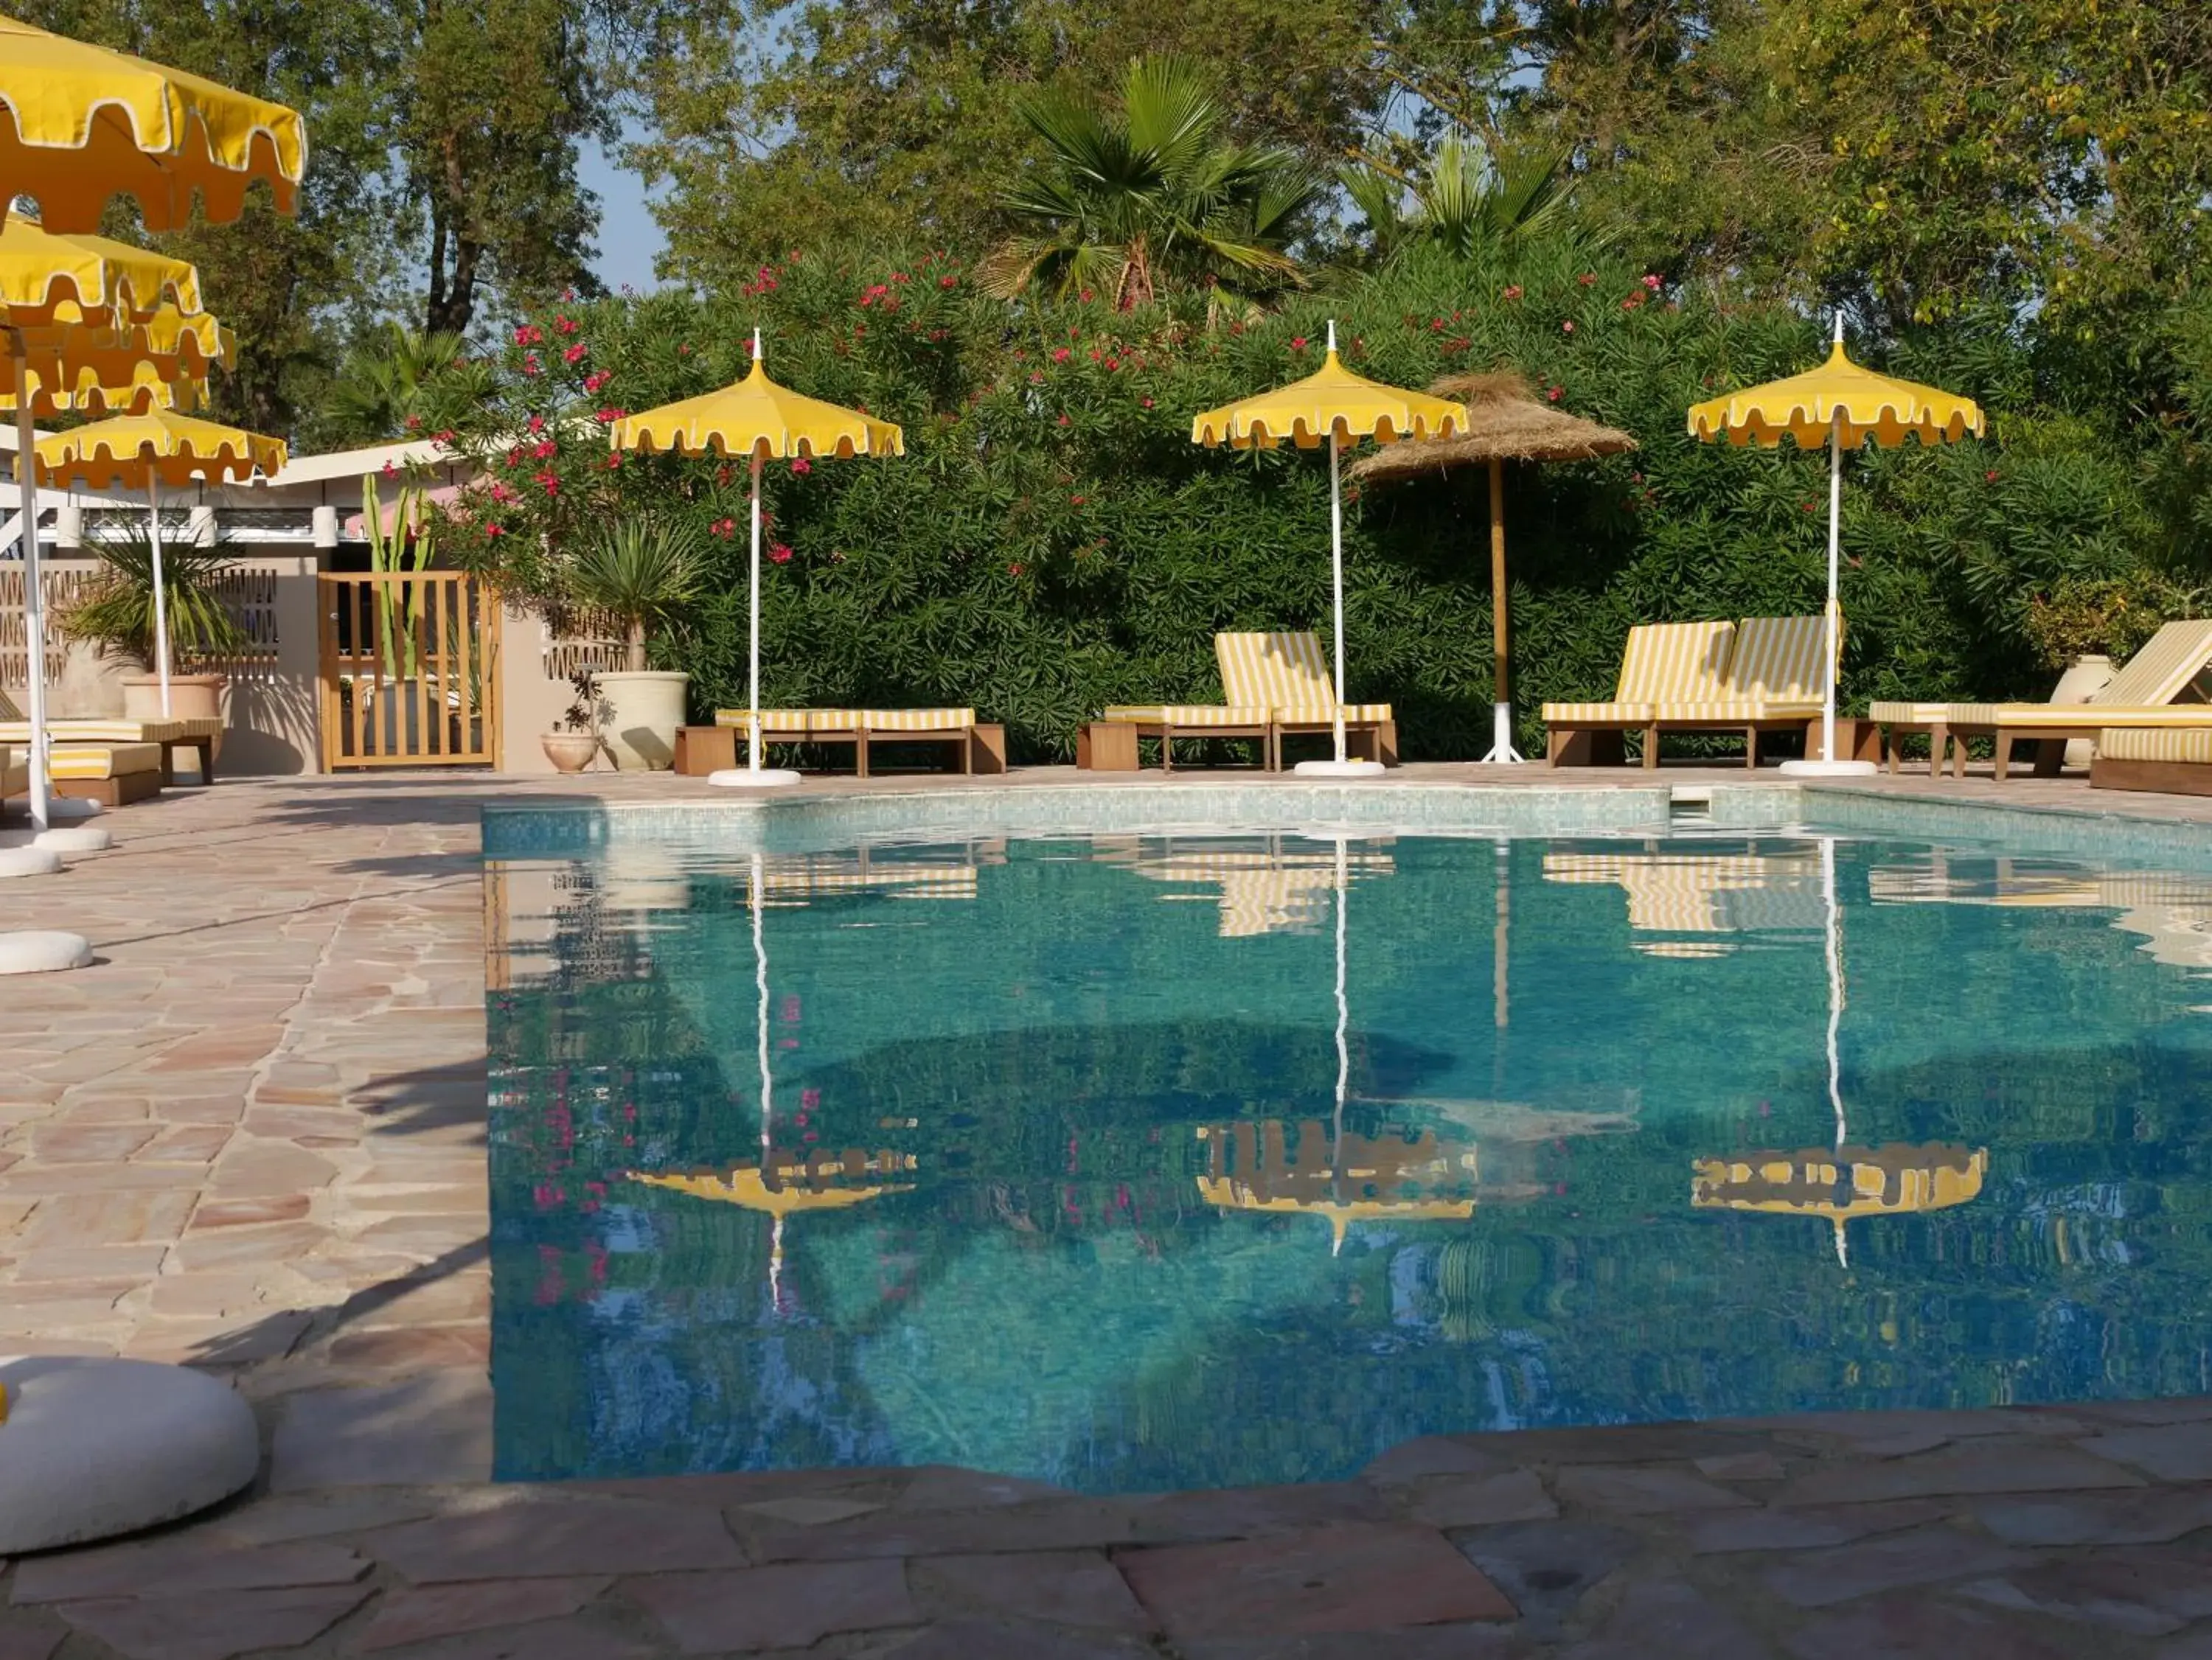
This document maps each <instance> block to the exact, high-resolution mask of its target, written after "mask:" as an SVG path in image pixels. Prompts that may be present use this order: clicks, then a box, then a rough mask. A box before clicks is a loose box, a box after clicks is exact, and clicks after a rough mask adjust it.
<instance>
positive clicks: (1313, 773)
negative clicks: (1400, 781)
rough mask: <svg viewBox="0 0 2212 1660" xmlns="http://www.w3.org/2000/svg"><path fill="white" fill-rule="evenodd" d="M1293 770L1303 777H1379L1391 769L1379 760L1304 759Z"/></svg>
mask: <svg viewBox="0 0 2212 1660" xmlns="http://www.w3.org/2000/svg"><path fill="white" fill-rule="evenodd" d="M1389 770H1390V769H1389V767H1387V766H1383V763H1382V762H1381V761H1379V760H1302V761H1300V762H1299V763H1298V764H1297V766H1293V767H1292V768H1291V771H1292V772H1295V773H1297V775H1298V776H1299V777H1300V778H1302V779H1379V778H1381V777H1382V776H1383V773H1385V772H1389Z"/></svg>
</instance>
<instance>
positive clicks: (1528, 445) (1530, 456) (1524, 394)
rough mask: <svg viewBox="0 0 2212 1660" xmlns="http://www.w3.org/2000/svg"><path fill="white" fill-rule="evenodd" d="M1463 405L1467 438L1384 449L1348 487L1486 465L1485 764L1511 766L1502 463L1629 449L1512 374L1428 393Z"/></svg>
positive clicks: (1439, 386) (1478, 377)
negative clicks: (1488, 693)
mask: <svg viewBox="0 0 2212 1660" xmlns="http://www.w3.org/2000/svg"><path fill="white" fill-rule="evenodd" d="M1429 390H1430V391H1431V392H1434V393H1436V394H1437V396H1438V397H1455V398H1458V399H1460V400H1461V401H1462V403H1465V404H1466V405H1467V431H1466V432H1465V433H1463V434H1462V435H1460V436H1459V437H1456V438H1443V439H1416V440H1413V441H1410V442H1407V443H1404V444H1392V445H1386V446H1385V447H1383V449H1381V450H1378V451H1376V452H1375V453H1374V454H1373V455H1371V456H1369V457H1367V458H1366V459H1365V460H1364V461H1362V462H1359V463H1358V464H1357V465H1355V466H1354V467H1353V468H1352V472H1351V476H1352V477H1353V478H1355V479H1361V480H1372V481H1376V482H1388V481H1390V480H1394V479H1403V478H1413V477H1416V476H1419V475H1422V474H1426V473H1443V472H1448V471H1449V470H1451V469H1452V468H1455V467H1465V466H1468V465H1470V464H1472V463H1476V462H1487V463H1489V464H1490V595H1491V597H1490V609H1491V634H1492V641H1493V643H1494V645H1495V646H1496V649H1497V654H1498V667H1497V673H1496V676H1495V685H1496V692H1495V696H1496V700H1497V702H1496V723H1497V730H1496V735H1495V737H1494V739H1493V741H1492V744H1491V748H1490V753H1489V754H1486V755H1485V756H1484V757H1483V760H1486V761H1517V760H1521V759H1522V757H1521V754H1520V752H1519V751H1518V750H1516V749H1515V748H1514V747H1513V690H1512V687H1513V682H1512V679H1511V676H1510V674H1509V673H1508V672H1507V663H1508V657H1507V649H1506V647H1507V632H1506V626H1505V463H1507V462H1509V461H1589V460H1592V459H1594V458H1595V457H1598V456H1610V455H1620V454H1621V453H1622V452H1624V451H1629V450H1632V449H1634V448H1635V447H1636V440H1635V439H1632V438H1631V437H1630V436H1629V435H1628V434H1627V433H1622V432H1616V431H1614V430H1613V428H1612V427H1601V426H1599V425H1598V424H1597V423H1596V422H1595V421H1584V420H1582V419H1581V418H1579V417H1578V416H1576V415H1569V414H1567V413H1566V411H1565V410H1564V409H1553V407H1552V406H1551V405H1550V404H1548V403H1541V402H1539V401H1538V400H1537V398H1536V397H1535V395H1534V393H1533V392H1531V391H1529V388H1528V382H1527V381H1526V380H1525V379H1522V377H1521V376H1520V375H1519V374H1518V373H1515V372H1514V371H1512V370H1510V369H1508V370H1500V371H1498V372H1497V373H1492V374H1466V375H1446V376H1445V377H1444V378H1443V379H1441V380H1438V381H1437V382H1435V383H1434V384H1433V385H1431V386H1430V388H1429Z"/></svg>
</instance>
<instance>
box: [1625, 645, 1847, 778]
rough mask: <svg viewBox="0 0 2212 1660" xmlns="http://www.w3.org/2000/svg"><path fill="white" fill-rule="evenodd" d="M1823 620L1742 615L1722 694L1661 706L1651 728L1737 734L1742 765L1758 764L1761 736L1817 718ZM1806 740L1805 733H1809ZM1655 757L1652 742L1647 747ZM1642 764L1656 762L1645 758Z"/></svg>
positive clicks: (1821, 692) (1797, 727) (1821, 688)
mask: <svg viewBox="0 0 2212 1660" xmlns="http://www.w3.org/2000/svg"><path fill="white" fill-rule="evenodd" d="M1827 632H1828V631H1827V624H1826V620H1825V619H1824V618H1821V617H1817V616H1810V617H1746V618H1745V619H1744V620H1743V621H1741V622H1739V623H1738V624H1736V626H1735V648H1734V649H1733V650H1732V651H1729V658H1728V668H1727V670H1726V671H1725V672H1724V673H1723V675H1722V676H1721V695H1720V696H1719V697H1718V698H1717V699H1715V700H1711V701H1705V700H1696V699H1693V700H1689V701H1687V702H1686V703H1682V704H1674V705H1670V704H1666V703H1660V704H1657V705H1656V706H1655V707H1654V711H1653V716H1654V719H1653V724H1654V726H1656V729H1657V730H1658V731H1660V732H1662V733H1666V732H1741V733H1742V734H1743V764H1744V765H1745V766H1747V767H1756V766H1758V765H1759V734H1761V733H1762V732H1782V731H1796V730H1804V729H1805V728H1806V727H1807V726H1808V724H1809V723H1810V722H1813V721H1816V720H1818V719H1820V711H1821V700H1822V698H1823V696H1824V693H1825V688H1824V684H1823V680H1822V676H1821V674H1820V651H1821V648H1822V646H1823V645H1824V644H1825V643H1826V638H1827ZM1808 736H1809V735H1808ZM1645 748H1646V754H1647V756H1648V757H1652V758H1656V754H1657V753H1658V751H1657V745H1656V743H1651V742H1647V744H1646V746H1645ZM1644 764H1645V765H1646V766H1651V765H1654V764H1655V760H1654V759H1647V760H1645V762H1644Z"/></svg>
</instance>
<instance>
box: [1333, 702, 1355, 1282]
mask: <svg viewBox="0 0 2212 1660" xmlns="http://www.w3.org/2000/svg"><path fill="white" fill-rule="evenodd" d="M1341 730H1342V729H1341V728H1340V729H1339V732H1340V735H1341ZM1339 753H1340V754H1341V751H1340V752H1339ZM1350 864H1351V859H1350V857H1349V856H1348V854H1347V852H1346V842H1345V839H1344V838H1343V837H1342V836H1339V837H1338V838H1337V839H1336V1114H1335V1118H1334V1121H1333V1125H1332V1127H1333V1128H1334V1130H1335V1132H1336V1139H1335V1141H1334V1142H1333V1143H1332V1144H1331V1147H1330V1156H1331V1162H1332V1163H1333V1165H1334V1168H1335V1171H1336V1172H1337V1174H1338V1175H1339V1176H1341V1175H1342V1173H1343V1170H1344V1098H1345V1096H1346V1095H1347V1094H1350V1093H1351V1088H1352V1045H1351V1040H1350V1033H1349V1030H1348V1028H1349V1027H1350V1026H1351V1024H1352V1001H1351V998H1350V997H1348V996H1347V995H1346V991H1345V938H1346V930H1345V922H1346V918H1345V900H1346V898H1348V897H1349V894H1350V892H1351V887H1352V881H1351V870H1350V869H1349V866H1350ZM1332 1185H1334V1184H1332ZM1330 1197H1333V1198H1340V1197H1341V1195H1340V1194H1338V1193H1335V1192H1334V1190H1333V1191H1332V1193H1331V1195H1330ZM1333 1231H1334V1235H1335V1238H1334V1242H1333V1243H1332V1244H1331V1245H1330V1246H1329V1252H1328V1254H1329V1255H1330V1256H1332V1257H1334V1256H1335V1255H1336V1254H1337V1253H1338V1252H1340V1251H1342V1250H1343V1249H1344V1222H1343V1221H1342V1219H1341V1217H1339V1218H1336V1219H1334V1229H1333Z"/></svg>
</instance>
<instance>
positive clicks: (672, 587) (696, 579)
mask: <svg viewBox="0 0 2212 1660" xmlns="http://www.w3.org/2000/svg"><path fill="white" fill-rule="evenodd" d="M705 564H706V561H705V558H704V555H703V547H702V542H701V541H700V537H699V532H698V530H697V529H696V526H694V525H692V524H688V523H683V522H677V521H671V520H667V519H649V518H634V519H628V520H625V521H624V522H623V523H622V524H617V525H616V526H615V527H614V528H613V529H612V530H609V531H608V532H607V533H606V534H605V535H604V536H599V537H598V538H596V539H594V540H592V541H590V542H586V543H584V545H583V546H582V548H580V549H579V550H578V552H577V553H576V554H575V555H574V559H573V560H572V561H571V562H570V564H569V566H568V573H567V581H566V584H565V586H566V588H567V589H568V597H569V598H570V600H571V601H572V602H573V603H574V604H575V605H576V606H577V607H578V608H580V609H583V610H586V611H598V612H601V613H603V614H605V615H607V616H610V617H611V618H613V619H614V621H615V622H616V623H617V626H618V627H620V628H621V629H622V637H623V645H624V646H625V648H626V650H627V651H628V662H627V663H626V664H625V666H626V667H627V668H628V669H629V671H630V672H631V673H633V674H635V673H636V672H637V671H638V670H640V669H643V668H644V667H645V637H646V632H647V629H649V628H652V627H656V626H658V625H660V624H664V623H665V622H667V621H669V619H670V618H671V617H672V616H673V615H675V614H676V613H677V612H678V611H679V610H681V609H683V607H684V605H685V604H687V603H690V601H691V600H692V599H694V598H696V597H697V596H698V593H699V590H700V585H701V583H702V579H703V577H704V574H705Z"/></svg>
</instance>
